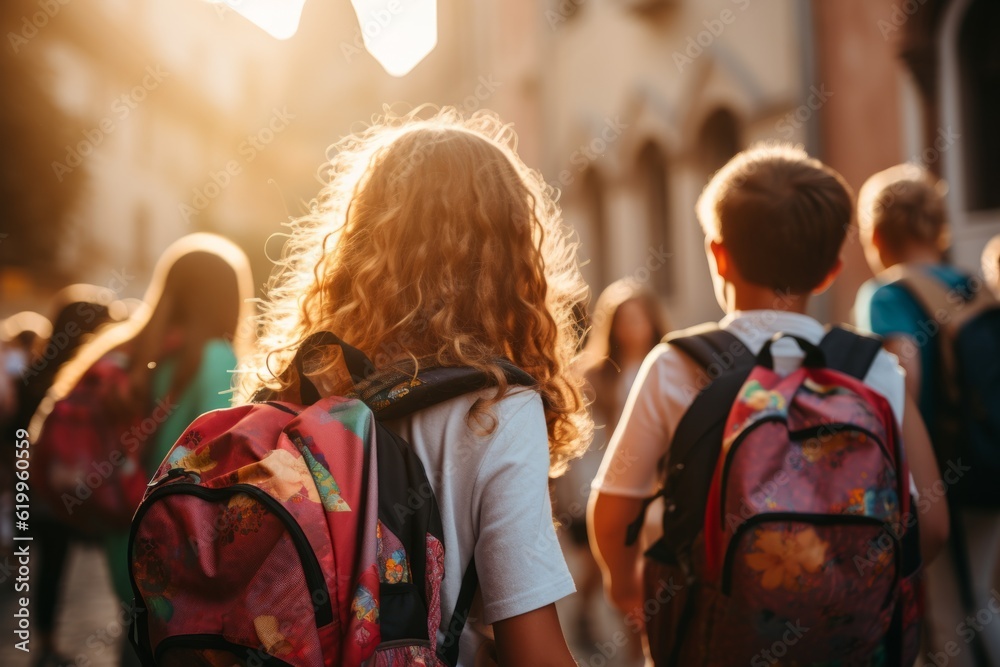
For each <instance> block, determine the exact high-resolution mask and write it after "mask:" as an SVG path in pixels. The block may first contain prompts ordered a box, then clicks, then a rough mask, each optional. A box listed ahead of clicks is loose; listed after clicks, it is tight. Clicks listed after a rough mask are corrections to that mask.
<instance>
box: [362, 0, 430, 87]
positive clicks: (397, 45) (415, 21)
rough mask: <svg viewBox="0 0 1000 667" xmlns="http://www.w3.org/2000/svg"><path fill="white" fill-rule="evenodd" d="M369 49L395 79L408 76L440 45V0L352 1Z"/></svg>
mask: <svg viewBox="0 0 1000 667" xmlns="http://www.w3.org/2000/svg"><path fill="white" fill-rule="evenodd" d="M351 4H352V5H354V11H355V13H356V14H357V15H358V25H359V26H360V27H361V35H362V37H363V39H364V43H365V48H366V49H367V50H368V52H369V53H370V54H372V57H373V58H375V60H377V61H378V62H379V64H380V65H382V67H383V68H384V69H385V71H386V72H388V73H389V74H391V75H392V76H397V77H400V76H404V75H405V74H406V73H408V72H409V71H410V70H412V69H413V68H414V67H416V66H417V64H418V63H419V62H420V61H421V60H423V59H424V58H425V57H427V54H429V53H430V52H431V51H433V50H434V47H435V46H436V45H437V0H351Z"/></svg>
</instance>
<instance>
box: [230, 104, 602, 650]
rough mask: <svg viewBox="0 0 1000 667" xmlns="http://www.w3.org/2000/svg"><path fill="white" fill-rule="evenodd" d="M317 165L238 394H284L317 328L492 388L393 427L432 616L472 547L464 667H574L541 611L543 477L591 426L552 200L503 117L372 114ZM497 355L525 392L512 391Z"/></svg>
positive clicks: (331, 353) (575, 288)
mask: <svg viewBox="0 0 1000 667" xmlns="http://www.w3.org/2000/svg"><path fill="white" fill-rule="evenodd" d="M328 174H329V183H328V185H327V186H326V187H325V188H324V189H323V191H322V193H321V195H320V197H319V198H318V199H317V200H316V201H314V202H313V203H312V205H311V207H310V212H309V214H308V215H306V216H304V217H302V218H300V219H298V220H295V221H293V222H292V223H291V225H290V227H291V234H290V237H289V238H288V240H287V242H286V245H285V249H284V252H283V255H282V258H281V259H280V260H279V263H278V269H277V271H276V273H275V275H274V277H273V278H272V280H271V283H270V285H269V289H268V293H269V299H268V302H267V303H266V304H264V307H263V315H262V321H261V327H260V329H261V331H260V333H261V338H260V341H259V346H258V348H259V351H258V355H257V356H256V358H255V360H254V363H253V364H251V366H250V368H248V369H245V370H246V371H247V372H245V373H244V374H243V379H242V382H241V386H240V391H241V394H242V396H243V398H244V399H249V398H250V397H251V396H253V395H254V394H255V393H256V392H258V391H260V390H261V389H267V390H269V391H270V392H272V393H273V394H274V395H277V396H278V397H280V398H284V399H290V400H296V399H297V398H299V395H298V379H297V377H296V373H295V371H294V368H293V366H294V365H293V364H292V363H291V362H292V359H293V357H294V355H295V353H296V350H297V349H298V347H299V346H300V345H301V344H302V342H303V341H304V340H305V339H307V338H308V337H309V336H310V335H312V334H314V333H317V332H321V331H330V332H333V333H335V334H337V335H338V336H340V337H341V338H342V339H343V340H345V341H346V342H348V343H350V344H351V345H353V346H354V347H356V348H359V349H360V350H361V351H362V352H364V353H366V355H367V356H368V358H369V359H371V360H372V362H373V364H374V366H375V367H376V369H378V370H383V369H385V368H389V367H392V366H393V365H395V364H402V363H403V362H407V363H411V364H417V365H418V366H420V367H426V366H458V365H462V366H471V367H474V368H477V369H481V370H484V371H486V372H488V373H490V374H492V375H493V376H494V377H495V378H496V382H497V387H496V388H491V389H488V390H482V391H479V392H475V393H472V394H468V395H465V396H461V397H459V398H457V399H452V400H450V401H446V402H444V403H441V404H439V405H436V406H434V407H431V408H428V409H426V410H423V411H421V412H418V413H416V414H415V415H414V416H412V417H408V418H405V419H401V420H397V421H395V422H390V427H391V428H393V429H394V430H395V431H396V432H397V433H399V434H400V435H401V436H403V437H404V438H405V439H406V441H408V442H409V443H411V444H412V446H413V449H414V451H415V452H416V453H417V455H418V457H419V458H420V460H421V461H422V462H423V464H424V467H425V469H426V471H427V474H428V478H429V479H430V480H431V484H432V486H433V491H434V495H435V497H436V499H437V502H438V504H439V506H440V511H441V518H442V522H443V524H444V531H445V532H444V535H445V543H446V545H447V549H446V562H445V573H446V574H445V579H444V582H443V586H442V596H441V608H442V609H441V611H442V614H441V618H442V619H449V618H451V614H452V610H453V609H454V607H455V603H456V597H457V594H458V590H459V587H460V584H461V581H460V579H461V573H462V572H464V571H465V568H466V566H467V565H468V563H469V561H470V559H471V558H472V557H473V555H475V561H476V566H477V569H478V572H479V582H480V584H479V595H478V596H477V598H479V602H478V603H477V604H476V605H474V607H473V610H472V616H471V619H470V623H469V624H468V625H467V626H466V629H465V631H464V633H463V635H462V639H461V652H460V659H459V665H474V664H482V661H483V660H486V661H487V664H488V662H489V661H491V660H495V661H498V662H499V663H500V664H504V665H522V666H524V665H527V666H530V665H541V664H546V665H555V664H559V665H573V664H574V663H573V660H572V658H571V657H570V654H569V651H568V649H567V648H566V645H565V642H564V641H563V640H562V633H561V631H560V628H559V622H558V617H557V615H556V611H555V605H554V603H555V601H556V600H558V599H560V598H562V597H564V596H565V595H568V594H570V593H572V592H573V581H572V579H571V578H570V575H569V572H568V571H567V568H566V564H565V561H564V559H563V556H562V552H561V550H560V548H559V544H558V542H557V540H556V536H555V531H554V528H553V522H552V513H551V505H550V501H549V495H548V487H547V482H548V478H549V476H550V475H551V476H558V475H559V474H561V473H562V472H563V471H564V470H565V468H566V465H567V463H568V462H569V461H570V460H572V459H574V458H576V457H577V456H579V454H580V453H582V451H583V450H584V449H585V447H586V444H587V442H588V440H589V438H590V431H591V429H592V424H591V422H590V420H589V418H588V416H587V411H586V407H585V405H584V401H583V399H582V396H581V388H580V381H579V380H578V379H576V378H575V376H574V374H573V373H572V372H571V369H570V366H571V363H572V358H573V356H574V354H575V351H576V337H575V335H574V325H575V323H576V322H575V317H574V315H573V306H574V304H576V303H578V302H580V301H581V300H584V299H585V298H586V296H587V288H586V285H585V284H584V282H583V280H582V278H581V276H580V273H579V270H578V267H577V264H576V259H575V246H574V244H572V243H571V242H570V240H569V237H568V234H567V231H566V229H565V228H564V226H563V224H562V221H561V218H560V214H559V211H558V208H557V206H556V204H555V197H554V195H553V192H552V191H551V189H550V188H549V187H548V186H546V184H545V183H544V181H543V180H542V178H541V177H540V175H539V174H537V173H536V172H534V171H532V170H530V169H528V167H526V166H525V165H524V163H523V162H522V161H521V160H520V158H519V157H518V156H517V154H516V152H515V138H514V134H513V132H512V131H511V129H510V127H509V126H506V125H503V124H502V123H501V122H500V121H499V120H498V119H497V118H496V117H495V116H494V115H491V114H486V113H477V114H475V115H473V116H472V117H470V118H468V119H463V118H462V117H461V116H460V115H459V114H458V113H457V112H455V111H454V110H452V109H445V110H442V111H440V112H438V113H436V114H435V115H434V116H433V117H432V118H429V119H420V118H418V117H417V112H414V113H412V114H409V115H407V116H405V117H403V118H396V119H393V118H386V119H382V120H381V121H379V122H377V123H376V124H375V125H373V126H372V127H369V128H368V129H366V130H364V131H363V132H361V133H359V134H356V135H353V136H350V137H348V138H346V139H344V140H342V141H341V142H340V143H338V144H337V145H336V146H335V147H334V149H333V151H332V157H331V159H330V163H329V172H328ZM339 357H340V350H339V348H338V347H336V346H329V347H326V348H319V349H317V350H316V351H315V354H312V355H310V358H309V359H308V363H307V365H306V369H305V372H306V373H307V374H308V375H309V377H310V379H311V380H312V381H313V383H314V384H315V385H316V386H317V387H319V388H320V390H321V392H322V393H324V394H341V393H345V392H346V391H349V390H350V378H349V377H347V375H346V373H344V372H343V371H342V365H341V364H340V363H339V362H340V359H339ZM498 358H505V359H507V360H509V361H511V362H513V363H514V364H516V365H517V366H520V367H521V368H522V369H524V370H525V371H527V372H528V373H529V374H531V375H532V376H533V378H534V379H535V381H536V385H535V386H534V387H532V388H531V389H525V388H520V387H519V388H515V387H512V386H509V385H508V383H507V381H506V378H505V375H504V373H503V371H502V369H501V367H500V366H499V365H498V363H497V359H498ZM489 626H492V628H490V627H489ZM494 636H495V644H494V643H493V642H492V641H489V639H492V638H493V637H494Z"/></svg>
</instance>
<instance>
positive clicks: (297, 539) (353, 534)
mask: <svg viewBox="0 0 1000 667" xmlns="http://www.w3.org/2000/svg"><path fill="white" fill-rule="evenodd" d="M320 345H340V346H341V349H342V351H343V355H344V359H345V362H346V364H347V367H348V369H349V370H350V372H351V375H352V377H353V379H354V381H355V383H356V390H355V393H354V394H352V396H351V397H342V396H333V397H328V398H322V399H321V398H320V397H319V394H318V392H317V391H316V389H315V387H314V386H313V385H312V384H311V383H310V382H309V381H308V379H306V377H305V375H304V374H302V373H301V370H302V357H303V356H304V354H306V353H308V351H309V350H312V349H314V348H315V347H316V346H320ZM502 365H503V368H504V370H505V372H506V374H507V376H508V380H509V381H510V382H511V383H512V384H516V385H531V384H534V381H533V380H532V379H531V378H530V376H528V375H527V374H525V373H524V372H523V371H521V370H520V369H517V368H516V367H514V366H512V365H510V364H509V363H506V362H504V363H503V364H502ZM296 366H297V368H298V370H299V371H300V372H299V377H300V386H301V390H300V393H301V394H302V403H304V405H298V404H291V403H284V402H273V401H262V402H255V403H252V404H250V405H244V406H240V407H234V408H229V409H225V410H216V411H213V412H209V413H206V414H204V415H202V416H201V417H199V418H198V419H197V420H196V421H195V422H194V423H193V424H191V426H190V427H188V429H187V431H185V433H184V434H183V435H182V437H181V438H180V440H178V442H177V444H175V445H174V447H173V449H172V450H171V452H170V453H169V455H168V456H167V458H166V460H165V461H164V462H163V464H162V465H161V466H160V469H159V471H158V472H157V474H156V476H155V477H154V479H153V480H152V481H151V482H150V484H149V490H148V492H147V493H146V496H145V499H144V500H143V502H142V505H141V506H140V507H139V510H138V511H137V512H136V515H135V518H134V520H133V524H132V533H131V537H130V540H129V555H130V562H131V576H132V581H133V584H132V585H133V591H134V593H135V603H136V608H137V609H136V611H137V617H136V620H135V623H134V624H133V628H132V630H131V632H130V641H131V642H132V644H133V646H134V647H135V649H136V651H137V653H138V654H139V656H140V658H141V659H142V661H143V664H144V665H147V666H151V665H171V666H172V665H177V666H184V667H187V666H189V665H213V666H220V667H221V666H223V665H224V666H226V667H229V666H230V665H246V666H257V665H293V666H295V667H334V666H339V665H342V666H344V667H348V666H355V665H362V664H365V665H368V664H371V665H385V666H397V665H398V666H403V665H427V666H428V667H430V666H440V665H449V666H454V665H455V664H456V661H457V659H458V649H459V637H460V635H461V633H462V629H463V627H464V625H465V620H466V617H467V615H468V612H469V608H470V606H471V604H472V598H473V595H474V594H475V592H476V588H477V586H478V580H477V578H476V569H475V564H474V563H473V562H470V563H469V565H468V567H467V569H466V571H465V574H464V576H463V580H462V587H461V591H460V593H459V595H458V602H457V604H456V608H455V612H454V615H453V616H452V618H451V622H450V623H448V624H447V626H446V627H447V629H448V631H447V633H445V634H444V636H443V638H442V639H441V640H440V641H439V638H438V628H439V626H440V625H441V618H440V617H441V598H440V595H441V590H440V589H441V582H442V580H443V577H444V550H445V546H446V545H445V544H444V543H443V536H442V527H441V519H440V515H439V513H438V507H437V503H436V502H435V500H434V493H433V489H432V487H431V485H430V483H429V481H428V478H427V475H426V474H425V472H424V468H423V465H422V464H421V462H420V460H419V459H418V458H417V456H416V454H415V453H414V452H413V450H412V449H411V448H410V446H409V445H408V444H407V443H406V442H405V441H403V440H402V439H401V438H400V437H399V436H398V435H396V434H395V433H393V432H392V431H390V430H389V429H388V428H386V427H385V426H384V425H383V424H382V422H383V421H384V420H388V419H395V418H398V417H402V416H405V415H407V414H410V413H412V412H415V411H417V410H419V409H422V408H425V407H428V406H430V405H433V404H436V403H440V402H442V401H445V400H448V399H449V398H454V397H456V396H459V395H461V394H465V393H468V392H470V391H475V390H477V389H482V388H485V387H488V386H489V385H490V384H491V383H492V382H493V379H492V378H491V377H489V376H486V375H485V374H482V373H480V372H478V371H474V370H472V369H469V368H443V367H437V368H427V369H421V370H420V372H419V373H417V374H416V375H414V374H413V373H409V374H407V373H406V372H405V371H404V372H397V371H391V372H381V373H374V374H372V373H371V370H372V367H371V363H370V362H369V361H368V360H367V358H365V356H364V355H363V354H362V353H361V352H359V351H358V350H356V349H354V348H352V347H350V346H348V345H346V344H344V343H343V342H342V341H340V339H338V338H337V337H336V336H333V335H332V334H327V333H323V334H317V335H316V336H314V337H312V338H311V339H309V340H308V341H307V342H306V343H305V344H303V346H302V349H301V351H300V353H299V355H297V357H296ZM260 398H263V397H260Z"/></svg>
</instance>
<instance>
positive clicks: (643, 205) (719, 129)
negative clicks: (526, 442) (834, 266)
mask: <svg viewBox="0 0 1000 667" xmlns="http://www.w3.org/2000/svg"><path fill="white" fill-rule="evenodd" d="M996 28H997V3H995V2H992V1H991V0H951V1H949V0H837V1H836V2H833V1H831V0H811V1H810V0H769V1H768V2H760V1H759V0H702V1H700V2H694V1H693V0H506V1H504V2H463V0H440V1H439V2H438V44H437V47H436V48H435V50H434V51H433V52H432V53H431V54H430V55H429V56H428V57H427V58H426V59H425V60H424V61H423V62H421V63H420V64H419V65H417V67H416V68H415V69H414V70H413V71H412V72H411V73H409V74H408V75H407V76H406V77H404V78H394V77H391V76H389V75H388V74H386V73H385V72H384V71H383V70H382V69H381V67H380V66H379V65H378V64H377V63H376V62H375V61H374V60H373V59H372V58H371V56H369V55H368V54H367V53H365V52H364V50H363V48H362V38H363V37H364V35H363V34H362V30H366V31H371V30H377V29H378V28H377V26H373V25H368V26H367V27H365V28H362V27H361V26H359V24H358V21H357V18H356V17H355V15H354V12H353V10H352V7H351V4H350V2H348V1H347V0H309V1H308V2H307V3H306V5H305V13H304V15H303V19H302V24H301V27H300V29H299V32H298V33H297V34H296V35H294V36H293V37H292V38H291V39H289V40H285V41H279V40H275V39H273V38H271V37H270V36H268V35H267V34H265V33H264V32H262V31H260V30H259V29H258V28H257V27H255V26H253V25H251V24H249V23H248V22H246V21H244V20H243V19H242V17H239V16H237V15H236V14H235V13H234V12H232V11H231V10H228V9H224V8H222V7H221V6H219V5H217V4H211V3H209V2H206V1H205V0H88V1H87V2H82V3H81V2H70V3H67V4H66V5H65V6H63V7H62V9H61V10H60V12H59V14H58V15H56V16H54V17H52V18H51V20H50V21H49V22H48V26H47V27H46V28H45V29H44V31H42V32H43V34H42V35H41V36H39V37H38V38H37V44H32V45H31V46H32V47H33V48H34V47H36V46H37V47H39V48H46V49H48V51H49V52H50V56H51V58H50V60H51V63H52V65H53V70H54V77H53V83H54V90H55V93H56V96H57V98H58V99H59V100H60V102H61V104H62V105H63V106H64V107H65V108H66V109H67V111H68V112H70V113H72V114H74V115H76V116H77V117H80V118H82V119H84V121H85V122H84V126H85V127H89V128H92V129H90V130H88V131H86V132H84V134H83V135H81V137H80V141H79V143H78V144H77V145H75V146H68V147H67V150H66V151H65V154H61V155H55V156H53V157H52V159H53V165H54V167H53V169H54V171H53V179H52V183H53V187H58V182H59V169H60V168H59V167H56V166H55V165H56V163H59V164H61V165H64V167H63V168H73V169H75V168H81V169H86V170H87V172H88V175H89V187H88V191H87V193H86V194H85V196H84V197H83V199H82V201H81V202H80V205H79V207H78V209H77V211H76V213H75V219H76V221H77V224H76V225H75V227H74V230H75V231H73V232H72V234H71V235H70V236H69V237H68V238H64V239H58V240H57V241H58V242H60V243H61V245H62V246H63V249H64V262H65V264H66V266H67V267H68V270H69V272H70V273H72V274H73V275H74V276H75V277H76V279H82V280H90V281H93V282H96V283H98V284H104V283H106V282H107V279H108V277H109V276H110V272H111V271H112V270H113V269H122V268H125V269H127V270H128V271H129V272H131V274H133V275H135V276H136V277H135V279H134V283H132V284H130V285H129V286H128V288H127V289H126V290H125V293H124V294H123V295H124V296H136V295H139V294H141V292H142V288H143V286H144V285H145V281H146V279H147V278H148V274H149V270H150V268H151V266H152V264H153V262H154V261H155V258H156V256H157V255H158V254H159V252H161V251H162V250H163V248H164V247H165V246H166V245H167V244H168V243H169V242H170V241H172V240H173V239H175V238H177V237H179V236H180V235H182V234H184V233H186V232H189V231H196V230H212V231H218V232H221V233H224V234H227V235H229V236H232V237H233V238H235V239H236V240H237V241H238V242H240V243H241V244H242V245H243V246H244V247H245V248H246V249H247V251H248V253H249V254H250V256H251V259H252V261H253V263H254V268H255V270H256V274H257V275H256V276H255V277H256V279H257V282H258V284H261V283H262V282H263V281H264V278H265V276H266V273H267V271H268V269H269V262H268V260H267V256H268V255H270V256H271V257H273V256H275V255H276V254H277V252H278V250H279V248H280V241H279V240H272V241H271V242H270V243H268V239H269V237H271V236H272V235H273V234H275V233H276V232H279V233H280V232H281V231H282V227H281V223H282V222H283V221H285V220H287V218H288V216H289V215H295V214H298V213H301V212H302V211H303V210H304V207H305V206H306V204H307V202H308V201H309V200H310V199H311V198H312V197H314V196H315V195H316V193H317V191H318V189H319V182H318V178H317V177H318V176H319V169H320V167H321V164H322V163H323V161H324V159H325V149H326V147H327V146H329V145H330V144H331V143H333V142H334V141H336V140H337V139H338V138H339V137H340V136H342V135H343V134H345V133H347V132H349V131H351V130H352V129H355V128H357V127H358V126H359V124H361V123H364V122H366V121H368V120H370V119H371V118H372V117H373V116H375V115H378V114H380V113H382V112H383V111H384V108H385V105H393V107H392V108H394V109H397V110H405V109H408V108H412V107H414V106H417V105H419V104H422V103H427V102H429V103H432V104H438V105H442V104H453V105H456V106H458V107H459V108H461V109H463V110H465V111H467V112H473V111H475V110H477V109H479V108H484V107H485V108H492V109H494V110H496V111H497V112H499V113H500V115H501V116H502V117H503V118H504V119H506V120H507V121H509V122H511V123H513V125H514V127H515V129H516V130H517V132H518V134H519V136H520V146H519V149H520V151H521V154H522V156H523V157H524V158H525V160H526V161H527V162H528V163H529V164H531V165H533V166H536V167H537V168H539V169H540V170H541V171H542V173H543V174H544V176H545V178H546V180H547V181H548V182H549V183H551V184H552V185H553V186H554V187H557V188H559V189H560V190H561V192H562V195H561V204H562V206H563V209H564V212H565V217H566V220H567V221H568V222H569V223H570V224H571V225H572V226H573V227H574V228H575V229H576V230H577V231H578V233H579V237H580V241H581V243H582V247H581V258H582V259H583V260H585V262H586V264H585V266H584V272H585V274H586V277H587V278H588V280H589V281H590V283H591V285H592V287H593V288H594V292H595V295H596V293H597V292H599V291H600V290H601V289H602V288H603V287H604V286H606V285H607V284H609V283H610V282H612V281H613V280H615V279H617V278H620V277H623V276H633V277H635V278H637V279H639V280H642V281H646V282H647V283H648V284H649V285H650V287H652V288H653V289H655V290H656V291H657V292H658V293H659V294H660V296H661V297H662V299H663V300H664V303H665V304H666V305H667V306H668V307H669V309H670V313H671V317H672V320H673V322H674V323H675V324H677V325H680V326H683V325H688V324H692V323H695V322H698V321H702V320H706V319H711V318H715V317H717V316H718V315H719V309H718V306H717V305H716V303H715V299H714V296H713V295H712V292H711V287H710V283H709V279H708V269H707V262H706V260H705V257H704V249H703V241H702V237H701V232H700V229H699V228H698V226H697V224H696V221H695V216H694V210H693V209H694V203H695V200H696V199H697V196H698V194H699V192H700V190H701V188H702V186H703V185H704V183H705V181H706V180H707V179H708V177H709V176H710V175H711V174H712V173H713V172H714V171H715V170H716V169H717V168H718V167H719V166H721V164H723V163H724V162H725V161H726V160H727V159H728V158H729V157H730V156H731V155H732V154H733V153H735V152H736V151H738V150H740V149H741V148H743V147H745V146H746V145H748V144H750V143H752V142H754V141H757V140H761V139H781V140H789V141H793V142H797V143H803V144H805V146H806V148H807V149H808V150H810V152H812V153H814V154H817V155H818V156H820V157H821V158H823V159H824V160H826V161H828V162H829V163H830V164H832V165H833V166H834V167H836V168H837V169H838V170H840V171H841V172H842V173H843V174H844V175H845V177H846V178H847V179H848V181H849V182H850V183H851V184H852V185H853V186H855V187H859V186H860V185H861V183H862V182H863V181H864V179H865V178H866V177H867V176H868V175H870V174H871V173H873V172H874V171H877V170H879V169H882V168H884V167H886V166H889V165H890V164H893V163H896V162H899V161H902V160H905V159H911V158H917V159H923V160H925V161H927V162H928V164H929V165H930V166H931V168H933V169H935V170H936V171H938V172H939V173H941V174H942V175H943V176H944V177H945V178H947V179H948V180H949V182H950V183H951V190H950V192H949V201H948V204H949V210H950V213H951V216H952V219H953V221H954V224H955V259H956V260H957V261H958V262H959V263H960V264H962V265H963V266H966V267H968V268H975V267H976V265H977V261H978V258H977V253H978V250H979V248H981V247H982V245H983V243H984V241H985V239H986V238H988V237H989V236H990V235H992V234H994V233H996V232H998V231H1000V200H998V195H997V194H996V193H997V192H1000V190H998V189H997V188H996V186H995V183H996V182H997V179H996V178H995V173H996V171H997V169H998V164H1000V163H998V160H997V158H996V155H997V154H998V151H997V150H995V149H996V148H1000V147H998V146H996V145H995V144H998V143H1000V138H998V133H1000V130H998V129H997V127H996V126H995V124H992V123H990V121H991V120H992V119H993V118H994V117H995V114H992V113H991V112H992V111H994V110H995V108H996V106H997V105H996V100H995V98H996V95H997V94H998V93H997V91H998V90H1000V86H997V85H996V84H997V79H998V76H1000V75H998V71H1000V66H998V61H1000V58H998V56H997V48H998V47H997V46H996V45H995V43H994V42H995V40H994V41H991V36H992V35H994V34H996ZM935 144H937V145H938V147H935ZM84 152H86V153H87V154H86V155H83V153H84ZM74 154H76V157H74ZM72 164H77V165H78V166H75V167H74V166H71V165H72ZM265 249H266V250H265ZM846 262H847V270H846V271H845V273H844V276H843V278H842V279H841V280H839V281H838V283H837V285H836V286H835V288H834V289H833V290H831V293H830V294H828V295H825V296H824V297H823V298H821V299H819V300H817V303H816V304H815V309H816V312H817V314H819V315H821V316H824V317H832V318H836V319H843V318H846V317H847V316H848V313H849V308H850V305H851V303H852V302H853V295H854V291H855V289H856V287H857V285H858V284H860V283H861V282H862V281H863V280H864V279H866V278H867V277H868V276H869V275H870V274H869V273H868V269H867V267H866V266H865V265H864V262H863V259H862V258H861V255H860V251H859V249H858V247H857V244H856V240H854V241H852V242H851V244H849V247H848V250H847V253H846ZM55 287H57V286H46V287H45V289H54V288H55ZM5 296H7V295H5ZM5 305H6V306H8V307H10V308H13V304H5Z"/></svg>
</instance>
